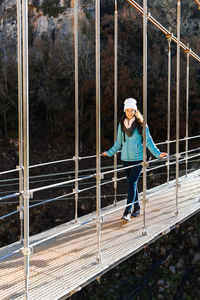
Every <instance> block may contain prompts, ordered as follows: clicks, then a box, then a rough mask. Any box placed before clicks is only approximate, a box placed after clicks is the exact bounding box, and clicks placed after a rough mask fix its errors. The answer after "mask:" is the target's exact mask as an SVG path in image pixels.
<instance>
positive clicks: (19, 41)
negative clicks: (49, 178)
mask: <svg viewBox="0 0 200 300" xmlns="http://www.w3.org/2000/svg"><path fill="white" fill-rule="evenodd" d="M17 63H18V136H19V167H20V170H19V191H20V192H22V191H23V190H24V185H23V173H24V170H23V123H22V120H23V111H22V108H23V103H22V101H23V99H22V6H21V0H17ZM19 206H20V209H21V211H20V243H21V244H23V242H24V241H23V240H24V234H23V220H24V212H23V207H24V203H23V196H22V194H21V195H20V196H19Z"/></svg>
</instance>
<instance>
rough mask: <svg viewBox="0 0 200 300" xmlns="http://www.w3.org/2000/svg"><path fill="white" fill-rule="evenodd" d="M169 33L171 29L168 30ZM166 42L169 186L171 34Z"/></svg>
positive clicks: (168, 170)
mask: <svg viewBox="0 0 200 300" xmlns="http://www.w3.org/2000/svg"><path fill="white" fill-rule="evenodd" d="M169 31H171V29H169ZM166 37H167V41H168V101H167V102H168V106H167V154H168V156H167V183H168V184H169V172H170V164H169V163H170V121H171V118H170V107H171V34H170V35H167V36H166Z"/></svg>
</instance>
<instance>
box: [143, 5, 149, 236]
mask: <svg viewBox="0 0 200 300" xmlns="http://www.w3.org/2000/svg"><path fill="white" fill-rule="evenodd" d="M143 9H144V14H143V116H144V121H143V235H145V234H146V201H147V199H146V188H147V161H146V126H147V20H148V19H147V0H143Z"/></svg>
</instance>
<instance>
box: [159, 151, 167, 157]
mask: <svg viewBox="0 0 200 300" xmlns="http://www.w3.org/2000/svg"><path fill="white" fill-rule="evenodd" d="M167 155H168V154H167V153H165V152H162V153H161V154H160V155H159V157H160V158H163V157H165V156H167Z"/></svg>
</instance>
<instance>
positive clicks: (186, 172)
mask: <svg viewBox="0 0 200 300" xmlns="http://www.w3.org/2000/svg"><path fill="white" fill-rule="evenodd" d="M188 48H189V44H188ZM186 53H187V72H186V118H185V122H186V126H185V127H186V128H185V138H186V140H185V156H186V161H185V176H186V177H187V174H188V134H189V132H188V131H189V128H188V121H189V84H190V83H189V76H190V50H189V51H187V52H186Z"/></svg>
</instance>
